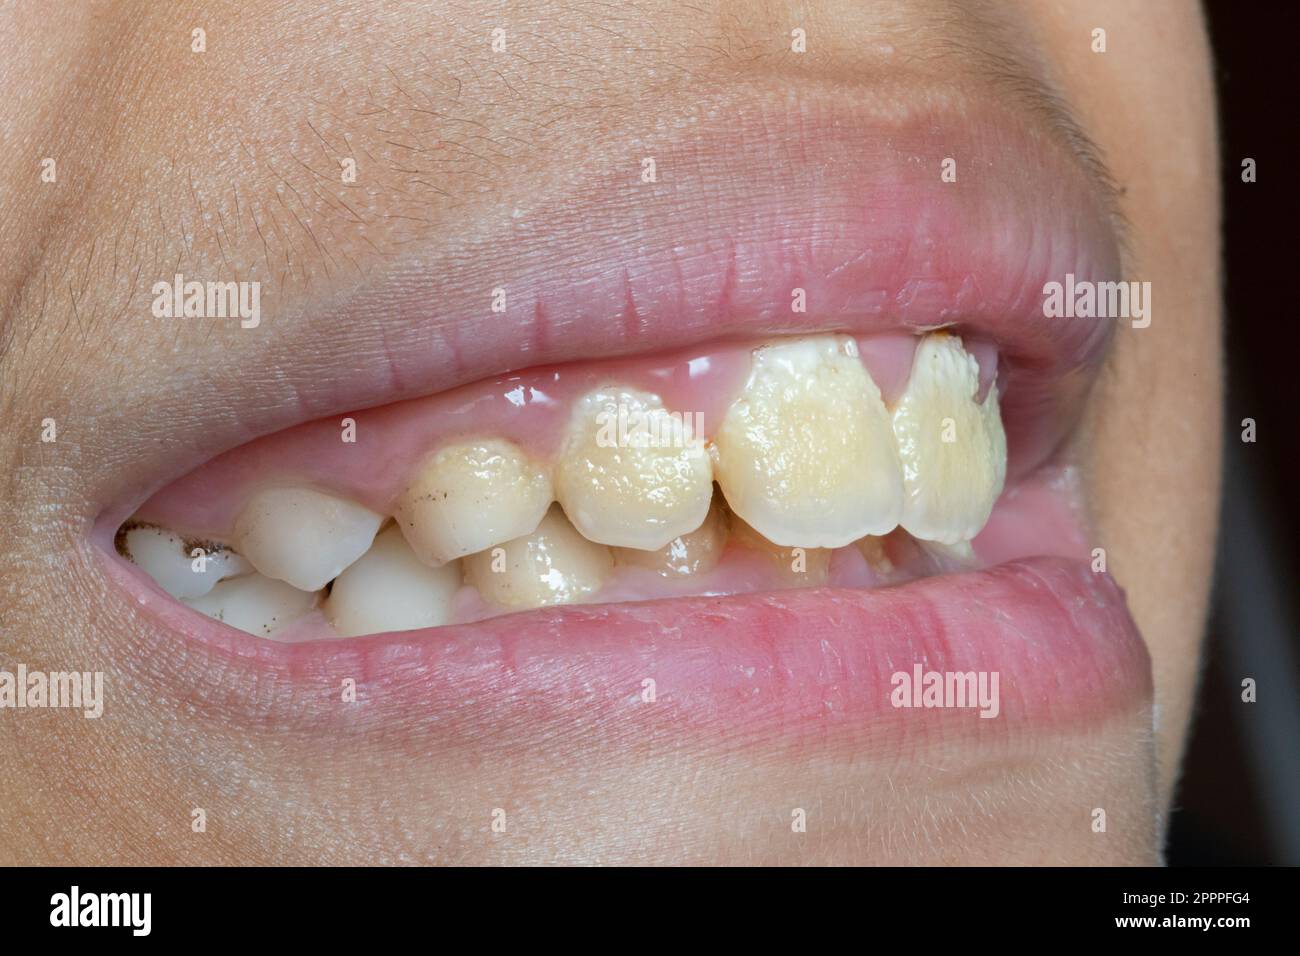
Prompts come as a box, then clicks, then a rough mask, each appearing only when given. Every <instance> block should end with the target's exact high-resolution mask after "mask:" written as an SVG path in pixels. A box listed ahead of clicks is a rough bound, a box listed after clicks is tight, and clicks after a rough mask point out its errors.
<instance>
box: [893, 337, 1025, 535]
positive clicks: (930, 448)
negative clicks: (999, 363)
mask: <svg viewBox="0 0 1300 956" xmlns="http://www.w3.org/2000/svg"><path fill="white" fill-rule="evenodd" d="M979 378H980V371H979V364H978V363H977V362H976V361H975V359H974V358H973V357H971V356H970V355H969V354H967V352H966V350H965V349H964V348H962V343H961V339H960V338H958V337H957V336H955V335H950V334H946V333H935V334H932V335H927V336H926V337H925V338H923V339H922V340H921V342H920V343H919V344H918V345H917V348H916V356H915V358H914V359H913V361H912V376H911V378H910V379H909V380H908V383H907V388H906V389H905V390H904V392H903V395H902V397H901V398H899V400H898V404H897V406H895V408H894V416H893V417H894V435H895V437H896V438H897V440H898V453H899V458H900V460H901V461H902V463H903V485H904V495H903V515H902V520H901V522H900V523H901V524H902V526H903V527H904V528H905V529H906V530H907V531H908V532H909V533H910V534H911V535H912V536H913V537H916V538H921V539H924V540H927V541H938V542H940V543H941V544H958V543H960V542H962V541H969V540H970V539H971V538H973V537H975V535H976V534H977V533H978V532H979V530H980V529H981V528H983V527H984V523H985V522H986V521H988V518H989V513H990V512H991V511H992V510H993V503H994V502H995V501H996V500H997V497H998V495H999V494H1000V493H1001V492H1002V483H1003V481H1004V480H1005V478H1006V471H1007V440H1006V435H1005V434H1004V433H1003V431H1002V416H1001V415H1000V414H999V412H998V390H997V383H996V382H995V383H994V384H993V385H992V387H990V389H989V393H988V395H987V397H986V398H985V399H984V403H983V404H982V405H981V404H978V403H976V401H975V396H976V395H977V394H978V392H979Z"/></svg>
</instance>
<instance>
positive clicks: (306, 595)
mask: <svg viewBox="0 0 1300 956" xmlns="http://www.w3.org/2000/svg"><path fill="white" fill-rule="evenodd" d="M318 599H319V595H318V594H316V593H313V592H307V591H299V590H298V589H297V588H295V587H293V586H292V585H289V584H285V583H284V582H283V581H276V580H273V579H271V578H267V577H263V576H262V575H260V574H248V575H245V576H244V577H242V578H231V579H229V580H227V581H222V582H220V583H219V584H217V585H216V587H214V588H213V589H212V590H211V591H209V592H208V593H207V594H205V595H203V597H198V598H190V599H188V600H186V601H185V602H184V603H186V604H188V605H189V606H190V607H192V608H194V610H196V611H199V612H201V613H203V614H206V615H207V616H208V617H211V618H216V619H217V620H218V621H224V622H225V623H226V624H229V625H230V626H231V627H237V628H239V630H241V631H247V632H248V633H249V634H257V635H258V636H260V637H270V636H271V635H272V634H274V633H275V632H276V631H278V630H279V629H280V628H282V627H284V626H285V625H286V624H291V623H293V621H295V620H296V619H298V618H300V617H302V616H303V615H304V614H306V613H308V612H309V611H311V610H312V608H314V607H315V606H316V602H317V600H318Z"/></svg>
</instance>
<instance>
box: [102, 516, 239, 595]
mask: <svg viewBox="0 0 1300 956" xmlns="http://www.w3.org/2000/svg"><path fill="white" fill-rule="evenodd" d="M124 538H125V549H126V553H127V556H128V557H130V559H131V560H132V561H133V562H134V563H135V564H137V565H139V567H140V568H141V570H143V571H144V572H145V573H146V574H148V575H149V576H150V577H151V578H153V579H154V581H155V582H157V584H158V586H159V587H161V588H162V589H163V590H164V591H166V592H167V593H168V594H170V595H171V596H172V597H174V598H196V597H202V596H203V595H205V594H207V593H208V592H209V591H211V590H212V588H213V587H214V586H215V585H216V583H217V582H218V581H220V580H222V579H223V578H233V577H235V576H237V575H240V574H247V573H248V572H249V571H251V570H253V568H252V565H250V564H249V563H248V562H247V561H245V560H244V559H243V558H242V557H241V556H240V555H238V554H236V553H235V552H233V551H231V550H230V549H229V548H226V547H214V548H212V549H211V550H210V551H209V550H208V549H207V547H205V546H204V545H201V544H194V545H193V546H192V547H191V546H190V545H187V544H186V541H185V539H184V538H183V537H181V536H180V535H179V534H176V533H175V532H173V531H168V530H167V529H166V528H159V527H157V526H155V525H137V526H136V527H134V528H132V529H131V530H129V531H127V532H126V535H125V536H124ZM198 548H201V549H203V551H204V555H203V559H202V560H201V561H200V560H198V559H197V558H196V557H195V556H194V554H193V552H194V550H195V549H198ZM200 568H201V569H202V570H199V569H200Z"/></svg>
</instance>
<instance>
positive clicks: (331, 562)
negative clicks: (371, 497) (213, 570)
mask: <svg viewBox="0 0 1300 956" xmlns="http://www.w3.org/2000/svg"><path fill="white" fill-rule="evenodd" d="M383 520H384V516H383V515H381V514H377V513H375V512H373V511H371V510H370V509H369V508H365V507H362V506H361V505H359V504H357V503H355V502H352V501H347V500H346V499H343V498H336V497H334V496H333V495H327V494H325V493H324V492H321V491H316V490H315V489H313V488H266V489H263V490H262V491H259V492H257V493H256V494H255V495H253V497H252V498H250V499H249V501H248V503H247V504H246V505H244V510H243V511H241V512H240V513H239V517H238V518H236V519H235V549H236V550H237V551H238V552H239V553H240V554H242V555H243V556H244V557H246V558H247V559H248V560H249V561H251V562H252V564H253V567H255V568H257V570H258V571H260V572H261V573H262V574H265V575H266V576H267V577H270V578H278V579H279V580H281V581H288V582H289V583H290V584H292V585H293V586H294V587H296V588H298V589H299V590H301V591H318V590H320V589H321V588H322V587H324V586H325V583H326V582H327V581H330V580H332V579H334V578H336V577H338V575H339V572H340V571H342V570H343V569H344V568H346V567H347V566H348V565H349V564H351V563H352V562H353V561H355V560H356V559H357V558H359V557H361V555H363V554H365V553H366V549H367V548H369V547H370V542H371V541H373V540H374V538H375V532H376V531H378V530H379V525H380V523H382V522H383Z"/></svg>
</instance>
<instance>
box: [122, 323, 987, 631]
mask: <svg viewBox="0 0 1300 956" xmlns="http://www.w3.org/2000/svg"><path fill="white" fill-rule="evenodd" d="M741 354H742V355H743V353H741ZM742 371H746V370H745V369H742ZM747 373H748V374H747V377H746V378H745V380H744V384H743V387H742V388H741V389H740V390H739V393H738V394H736V396H735V397H734V399H733V400H732V401H731V402H730V404H729V405H725V406H720V408H725V412H724V413H723V414H722V418H721V421H720V422H718V424H717V428H716V430H715V431H714V432H713V433H712V435H711V443H710V442H709V441H706V435H705V434H703V433H702V428H701V426H700V425H699V424H698V423H696V424H692V422H691V420H690V418H689V417H685V416H682V415H678V414H675V413H673V412H670V411H669V409H668V408H667V407H665V405H664V402H663V401H662V400H661V398H660V396H659V395H658V394H653V393H651V392H648V391H644V390H641V389H637V388H632V387H625V386H623V385H620V384H617V383H613V382H611V383H609V384H606V385H603V386H601V387H598V388H595V389H589V390H588V391H587V392H586V393H585V394H582V395H580V396H578V397H576V398H573V399H572V401H571V405H570V407H569V409H568V411H567V413H566V414H567V418H566V419H564V421H565V424H566V427H565V429H564V431H563V434H562V436H561V439H560V441H559V443H558V448H557V449H556V450H555V452H554V453H553V454H552V455H551V456H550V458H549V460H548V458H547V457H546V456H545V455H536V454H534V453H533V452H528V451H525V450H524V449H523V448H521V447H519V446H518V445H516V444H514V443H512V442H510V441H507V440H505V439H503V438H499V437H495V436H492V435H483V436H480V437H477V438H470V439H461V440H458V441H455V442H453V443H449V444H444V445H443V446H442V447H440V448H437V449H436V450H434V452H433V453H432V455H430V456H428V457H426V458H425V459H423V461H422V462H421V464H420V465H419V466H418V467H416V468H414V469H413V471H412V473H411V474H410V475H408V476H405V484H403V485H399V486H398V490H396V491H395V492H390V494H392V495H393V498H392V502H393V503H392V506H391V508H389V509H386V510H389V511H391V513H392V514H393V515H394V516H395V518H396V524H395V525H394V526H393V527H390V528H388V529H386V530H385V531H383V532H382V533H380V534H378V536H377V537H376V533H377V532H378V530H379V528H380V526H381V524H382V523H383V522H384V521H385V520H386V518H385V516H384V515H383V514H380V513H379V512H376V511H372V510H371V509H369V508H366V507H364V506H362V505H360V504H357V503H355V502H353V501H349V500H347V499H345V498H341V497H337V496H335V495H332V494H329V493H327V492H324V491H320V490H317V489H315V488H311V487H306V486H297V487H293V486H290V487H268V488H263V489H261V490H260V491H257V492H256V493H255V494H253V495H252V496H251V497H250V498H249V499H248V500H247V502H246V503H245V504H244V506H243V509H242V510H241V511H240V513H239V514H238V516H237V517H236V519H235V520H234V522H233V533H232V536H231V538H232V544H233V550H232V549H231V548H229V547H226V546H214V547H212V550H211V553H210V554H204V555H202V557H204V558H205V559H206V563H205V564H204V563H202V562H198V563H195V562H194V561H193V556H191V555H188V554H186V551H185V548H186V545H185V543H184V541H183V540H182V538H181V537H180V536H179V535H177V534H174V533H172V532H169V531H166V530H164V529H160V528H156V527H149V526H137V527H133V528H131V529H130V530H129V531H127V532H126V533H125V535H124V536H123V538H122V539H121V540H122V542H123V544H124V547H125V550H126V552H127V553H128V554H129V556H130V557H131V558H132V560H134V561H135V562H136V563H138V564H139V565H140V566H141V567H143V568H144V569H145V570H146V571H147V572H149V573H150V574H151V575H152V576H153V577H154V578H155V579H156V580H157V581H158V583H159V584H160V585H161V586H162V587H163V588H165V589H166V590H167V591H168V592H169V593H171V594H173V595H174V596H176V597H178V598H181V599H183V600H185V601H186V603H189V604H190V605H191V606H193V607H195V608H197V609H199V610H202V611H204V612H205V613H209V614H212V615H214V616H220V617H221V619H223V620H225V621H226V622H227V623H230V624H233V625H235V626H237V627H243V628H245V629H246V630H251V631H252V632H253V633H258V634H267V633H270V632H271V631H273V630H275V629H277V628H280V627H282V626H283V625H284V624H285V623H286V622H287V621H288V620H290V619H292V618H293V617H296V616H301V615H303V614H306V613H307V612H308V611H310V610H311V609H312V608H314V607H315V606H316V604H317V602H318V600H319V598H318V594H317V592H319V591H320V590H321V589H322V588H323V587H324V586H325V585H326V584H327V583H328V582H330V581H333V582H334V585H333V589H332V591H331V593H330V596H329V598H328V600H327V602H326V604H325V607H324V611H325V614H326V616H327V617H328V618H329V619H330V621H331V622H332V623H333V626H334V629H335V631H336V632H337V633H338V634H340V635H342V636H351V635H357V634H366V633H376V632H381V631H394V630H405V629H411V628H422V627H432V626H436V625H439V624H444V623H447V622H448V621H452V620H455V619H458V617H460V615H461V613H462V612H461V611H458V610H456V609H458V608H460V609H463V610H464V612H465V613H474V612H472V610H471V609H472V608H473V607H474V602H475V600H476V599H475V598H474V596H473V593H472V592H470V591H466V597H465V598H464V599H463V600H462V599H461V598H460V597H458V596H457V594H458V590H459V589H460V587H461V585H462V577H463V579H464V583H465V584H468V585H470V586H471V587H473V588H475V589H477V591H478V597H479V599H481V600H483V601H487V602H489V603H491V604H495V605H498V606H500V607H509V608H524V607H537V606H541V605H547V604H563V603H570V602H574V601H580V600H589V599H591V598H592V597H593V596H596V597H599V594H598V592H599V591H600V589H601V588H602V587H603V586H605V583H606V581H607V579H608V578H609V576H610V575H611V574H613V573H614V569H615V564H616V563H617V564H618V565H620V566H627V565H634V566H639V567H648V568H652V569H654V570H656V571H658V572H659V573H660V574H663V575H666V576H671V577H680V576H685V575H692V574H704V573H706V572H707V571H709V569H711V568H713V566H714V565H716V564H718V562H719V561H720V560H721V558H722V555H723V551H724V549H725V548H726V543H727V540H728V537H729V535H730V536H731V537H732V539H733V540H734V541H735V542H736V544H737V545H738V546H739V547H740V548H743V549H750V550H751V551H752V550H754V549H757V550H758V551H759V552H761V553H764V554H769V555H770V557H771V558H772V559H773V561H774V562H775V563H776V564H777V565H780V568H778V570H779V571H780V574H779V575H778V582H777V583H778V584H780V583H782V582H784V583H787V584H792V585H809V584H817V583H821V582H824V581H825V580H827V578H828V575H829V573H830V569H831V553H832V552H831V549H834V548H839V547H842V546H844V545H847V544H850V543H852V542H854V541H862V540H863V539H867V538H872V540H873V541H874V537H873V536H880V535H885V534H888V533H889V532H890V531H892V530H893V529H894V528H895V527H898V526H900V525H901V527H903V528H904V529H905V530H906V531H908V532H909V533H910V534H911V535H912V536H913V537H915V538H919V539H923V540H926V541H929V542H935V543H937V545H943V546H950V545H951V546H958V547H959V548H964V552H963V553H965V552H969V545H968V544H965V543H966V542H969V541H970V539H971V538H973V537H974V536H975V535H976V534H977V533H978V532H979V531H980V530H981V528H982V527H983V526H984V524H985V522H986V521H987V520H988V517H989V514H990V511H991V509H992V507H993V504H994V502H995V500H996V499H997V497H998V495H999V493H1000V492H1001V490H1002V485H1003V481H1004V479H1005V474H1006V439H1005V436H1004V434H1003V430H1002V421H1001V417H1000V414H999V410H998V390H997V387H996V383H995V384H994V385H993V386H992V387H991V388H990V390H989V394H988V396H987V397H986V398H985V400H984V401H983V402H977V401H976V398H977V395H978V390H979V367H978V364H977V363H976V361H975V359H974V358H973V357H972V356H971V355H969V354H968V353H967V352H966V350H965V349H964V347H963V345H962V342H961V340H960V339H959V338H958V337H957V336H955V335H951V334H947V333H935V334H931V335H928V336H925V337H924V338H923V339H922V340H921V341H920V342H919V344H918V345H917V347H916V350H915V354H914V358H913V364H912V370H911V378H910V379H909V381H908V383H907V386H906V388H905V390H904V391H903V392H902V394H901V395H900V396H899V398H898V399H897V401H896V402H894V406H893V408H892V410H891V409H889V408H887V407H886V405H885V402H884V400H883V398H882V396H881V392H880V389H879V388H877V386H876V383H875V382H874V381H873V379H872V377H871V375H870V373H869V372H868V371H867V367H866V365H865V364H864V362H863V359H862V357H860V356H859V355H858V351H857V344H856V342H855V340H854V339H852V338H851V337H848V336H843V335H826V336H817V337H809V338H802V339H795V340H783V341H776V342H773V343H771V344H766V345H763V346H760V347H758V348H756V349H754V350H753V352H752V354H751V355H750V357H749V366H748V368H747ZM882 380H883V379H882ZM710 444H711V447H710ZM715 478H716V480H717V482H718V485H719V487H720V488H721V491H722V494H723V495H724V496H725V498H726V502H727V504H728V505H729V506H730V509H731V510H732V511H734V512H735V515H734V517H733V519H732V520H731V521H728V520H727V516H726V508H725V507H724V506H722V505H721V503H720V501H721V499H719V501H718V502H717V503H713V481H714V479H715ZM557 501H558V504H556V503H554V502H557ZM711 503H712V504H711ZM561 508H562V509H563V510H561ZM729 529H730V530H729ZM877 551H880V552H881V553H880V554H879V555H877V554H876V552H877ZM236 552H238V553H236ZM864 553H868V555H869V557H870V556H875V557H876V558H877V559H878V560H876V561H874V562H873V566H879V567H886V566H887V565H888V561H887V559H886V558H884V556H883V551H881V549H880V548H879V546H878V543H877V547H875V548H873V549H868V551H864ZM954 553H955V552H954ZM363 556H364V557H363ZM462 559H463V560H462ZM759 563H760V564H763V563H764V562H759ZM769 563H770V562H769ZM752 564H753V562H752V561H751V562H750V565H751V566H752ZM254 570H256V572H258V573H256V574H254V573H251V572H252V571H254ZM223 579H224V580H223ZM218 582H220V583H218ZM614 590H617V588H616V587H615V588H614Z"/></svg>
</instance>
